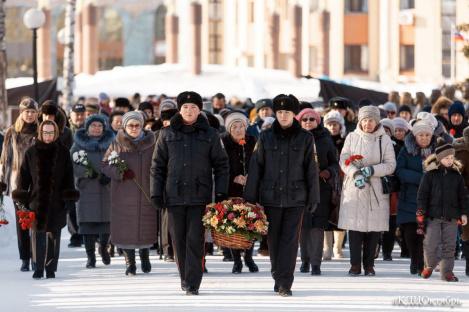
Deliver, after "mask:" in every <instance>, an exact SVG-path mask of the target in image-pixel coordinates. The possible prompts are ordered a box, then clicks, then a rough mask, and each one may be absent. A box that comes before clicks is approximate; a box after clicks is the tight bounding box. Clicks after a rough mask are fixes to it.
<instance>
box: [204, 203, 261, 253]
mask: <svg viewBox="0 0 469 312" xmlns="http://www.w3.org/2000/svg"><path fill="white" fill-rule="evenodd" d="M202 222H203V224H204V226H205V227H206V228H207V229H210V230H211V233H212V238H213V240H214V242H215V244H216V245H218V246H220V247H226V248H232V249H249V248H251V246H252V244H253V241H254V240H255V239H260V238H261V236H262V235H266V234H267V229H268V225H269V223H268V222H267V217H266V215H265V213H264V209H263V208H262V207H261V206H259V205H253V204H250V203H247V202H245V201H244V200H243V199H242V198H237V197H236V198H232V199H229V200H224V201H222V202H221V203H213V204H210V205H207V208H206V210H205V215H204V217H203V218H202Z"/></svg>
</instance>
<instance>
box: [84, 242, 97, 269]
mask: <svg viewBox="0 0 469 312" xmlns="http://www.w3.org/2000/svg"><path fill="white" fill-rule="evenodd" d="M84 241H85V251H86V256H87V257H88V260H87V261H86V268H87V269H93V268H95V267H96V253H95V249H96V247H95V243H96V238H95V237H94V236H93V235H84Z"/></svg>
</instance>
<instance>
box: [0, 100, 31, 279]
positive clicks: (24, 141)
mask: <svg viewBox="0 0 469 312" xmlns="http://www.w3.org/2000/svg"><path fill="white" fill-rule="evenodd" d="M19 109H20V115H19V116H18V118H17V119H16V121H15V123H14V124H13V125H12V126H11V127H10V128H8V129H7V131H6V133H5V138H4V141H3V149H2V156H1V158H0V192H2V193H3V192H5V194H6V195H8V196H11V192H12V191H13V190H15V189H16V188H17V185H18V177H19V171H20V166H21V163H22V162H23V157H24V154H25V153H26V150H27V149H28V148H29V147H30V146H31V145H33V144H34V141H35V139H36V135H37V117H38V104H37V103H36V102H35V101H34V100H33V99H31V98H28V97H25V98H23V99H22V100H21V102H20V104H19ZM15 210H16V211H18V207H17V206H16V205H15ZM16 234H17V237H18V250H19V254H20V259H21V261H22V264H21V269H20V270H21V271H22V272H26V271H29V262H30V259H31V239H30V236H29V231H28V230H22V229H21V227H20V226H19V223H18V218H17V219H16Z"/></svg>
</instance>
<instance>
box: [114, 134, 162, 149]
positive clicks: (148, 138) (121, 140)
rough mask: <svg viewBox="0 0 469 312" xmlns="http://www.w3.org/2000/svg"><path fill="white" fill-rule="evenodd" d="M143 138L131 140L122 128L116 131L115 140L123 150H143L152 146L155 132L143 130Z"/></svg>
mask: <svg viewBox="0 0 469 312" xmlns="http://www.w3.org/2000/svg"><path fill="white" fill-rule="evenodd" d="M143 133H144V138H143V139H142V140H141V141H139V142H138V143H134V142H132V140H131V139H129V138H128V137H127V136H126V135H125V133H124V130H122V129H120V130H119V131H118V132H117V136H116V142H117V143H118V144H119V145H120V146H122V148H123V151H125V152H135V151H144V150H146V149H149V148H153V146H154V145H155V134H154V133H153V132H151V131H147V130H143Z"/></svg>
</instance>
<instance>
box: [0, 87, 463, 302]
mask: <svg viewBox="0 0 469 312" xmlns="http://www.w3.org/2000/svg"><path fill="white" fill-rule="evenodd" d="M450 91H451V90H446V94H445V95H447V96H445V95H442V94H441V93H438V92H437V91H435V92H433V93H432V96H431V97H430V98H428V99H427V98H426V97H425V95H424V94H423V93H420V92H419V93H417V95H416V98H415V100H414V99H413V98H412V96H411V95H410V94H409V93H404V94H402V95H399V93H397V92H392V93H390V94H389V101H388V102H386V103H372V102H371V101H370V100H368V99H363V100H361V101H359V103H354V102H353V101H351V100H349V99H347V98H344V97H334V98H331V99H330V100H329V101H327V102H326V103H322V105H319V106H318V105H313V104H312V103H309V102H300V101H299V100H298V99H297V98H296V97H295V96H293V95H285V94H280V95H278V96H276V97H275V98H273V99H269V98H265V99H260V100H258V101H257V102H255V103H252V102H251V101H250V100H249V99H248V100H247V101H241V100H240V99H237V98H233V99H231V100H230V101H229V102H228V101H227V100H226V98H225V96H224V95H223V94H221V93H219V94H216V95H214V96H213V97H212V98H211V99H210V100H209V101H204V99H203V98H202V97H201V96H200V95H199V94H198V93H196V92H192V91H186V92H182V93H181V94H179V95H178V96H177V97H176V98H175V99H173V98H169V97H166V96H164V95H162V96H159V97H157V96H148V97H147V98H146V99H145V100H144V101H142V100H141V97H140V95H138V94H135V95H134V96H133V97H132V98H131V99H127V98H122V97H121V98H116V99H113V100H112V99H111V98H110V97H109V96H108V95H106V94H105V93H101V94H99V97H98V98H80V99H79V100H78V101H77V102H76V103H75V104H74V105H73V107H72V109H71V111H70V112H69V115H67V113H66V112H65V111H64V110H63V109H62V108H61V105H59V104H57V103H55V102H53V101H46V102H44V103H42V104H41V105H39V104H38V103H36V102H35V101H34V100H33V99H31V98H27V97H25V98H23V99H22V100H21V102H20V103H19V110H20V114H19V116H18V118H17V120H16V121H15V123H14V124H13V125H12V126H11V127H9V128H8V129H7V130H6V132H5V135H4V137H3V136H1V137H0V139H2V140H3V144H2V145H1V147H2V150H1V158H0V191H1V192H2V193H4V194H6V195H8V196H11V197H12V198H13V201H14V205H15V210H16V211H18V212H29V211H33V212H35V215H34V217H33V220H31V221H32V227H31V228H29V227H25V226H23V225H24V220H23V219H21V220H18V219H20V218H23V217H21V213H18V214H17V220H16V227H17V238H18V250H19V256H20V260H21V268H20V269H21V271H23V272H26V271H29V270H30V268H31V269H32V270H33V271H34V274H33V278H34V279H41V278H43V277H44V273H45V275H46V278H54V277H55V273H56V272H57V267H58V260H59V254H60V236H61V230H62V228H64V227H65V226H66V225H67V226H68V230H69V232H70V233H71V238H70V244H69V247H80V246H82V245H84V247H85V251H86V255H87V262H86V268H88V269H93V268H95V267H96V261H97V260H96V247H98V248H97V249H98V253H99V255H100V256H101V261H102V262H103V264H104V265H109V264H110V263H111V259H112V258H113V257H116V256H118V255H123V256H124V257H125V263H126V267H125V274H126V275H129V276H132V275H135V274H136V272H137V265H136V251H137V250H138V255H139V259H140V264H141V271H142V272H143V273H149V272H151V269H152V265H151V261H150V253H151V250H152V249H157V250H159V251H160V252H161V253H163V254H164V260H165V261H168V262H173V261H174V262H175V263H176V265H177V268H178V271H179V275H180V279H181V289H182V290H183V291H185V292H186V294H188V295H197V294H198V291H199V287H200V285H201V281H202V277H203V273H204V272H208V269H207V267H206V263H205V255H206V254H214V247H213V242H212V239H211V237H210V232H209V231H207V230H206V229H205V228H204V227H203V224H202V217H203V215H204V212H205V207H206V205H207V204H209V203H212V202H220V201H223V200H225V199H228V198H234V197H242V198H244V199H245V200H246V201H248V202H250V203H258V204H260V205H262V206H263V207H264V211H265V213H266V215H267V220H268V222H269V229H268V234H267V235H266V236H265V237H263V238H262V240H261V241H260V242H259V243H260V247H259V249H258V250H257V253H258V254H259V255H263V256H267V255H268V256H269V257H270V262H271V273H272V277H273V279H274V291H275V292H278V293H279V294H280V295H281V296H291V295H292V292H291V288H292V284H293V280H294V272H295V266H296V259H297V253H298V249H300V252H301V266H300V268H299V270H300V272H303V273H308V272H310V273H311V274H312V275H320V274H322V272H321V263H322V261H327V260H331V259H332V258H336V259H340V258H343V257H344V255H343V248H344V246H345V241H347V240H348V242H349V249H350V268H349V271H348V274H349V275H350V276H358V275H361V274H362V269H363V272H364V275H365V276H374V275H375V274H376V272H375V270H374V266H375V265H374V263H375V260H376V259H377V258H378V257H379V255H380V252H381V253H382V258H383V260H384V261H392V260H393V254H392V253H393V249H394V247H395V244H396V243H397V244H399V246H400V249H401V253H400V257H402V258H410V267H409V271H410V274H412V275H419V276H421V277H423V278H429V277H430V276H431V275H432V273H433V271H440V274H441V278H442V279H443V280H446V281H448V282H455V281H458V278H457V277H456V276H455V275H454V273H453V268H454V261H455V259H459V257H465V259H466V275H468V276H469V261H468V257H469V226H468V225H467V215H468V213H469V205H468V204H469V197H468V192H467V187H469V127H468V126H469V124H468V122H467V114H466V111H468V109H467V103H466V104H465V103H463V102H462V101H460V100H458V99H455V98H454V93H453V94H451V92H450ZM316 104H317V103H316ZM220 249H221V252H222V253H223V261H232V262H233V268H232V273H233V274H240V273H242V270H243V260H244V265H245V266H246V267H247V268H248V270H249V272H252V273H255V272H258V271H259V268H258V266H257V265H256V263H255V261H254V259H253V254H254V253H255V252H256V251H255V250H254V247H251V248H250V249H246V250H235V249H228V248H220ZM461 252H462V255H461ZM383 274H384V273H383Z"/></svg>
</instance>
